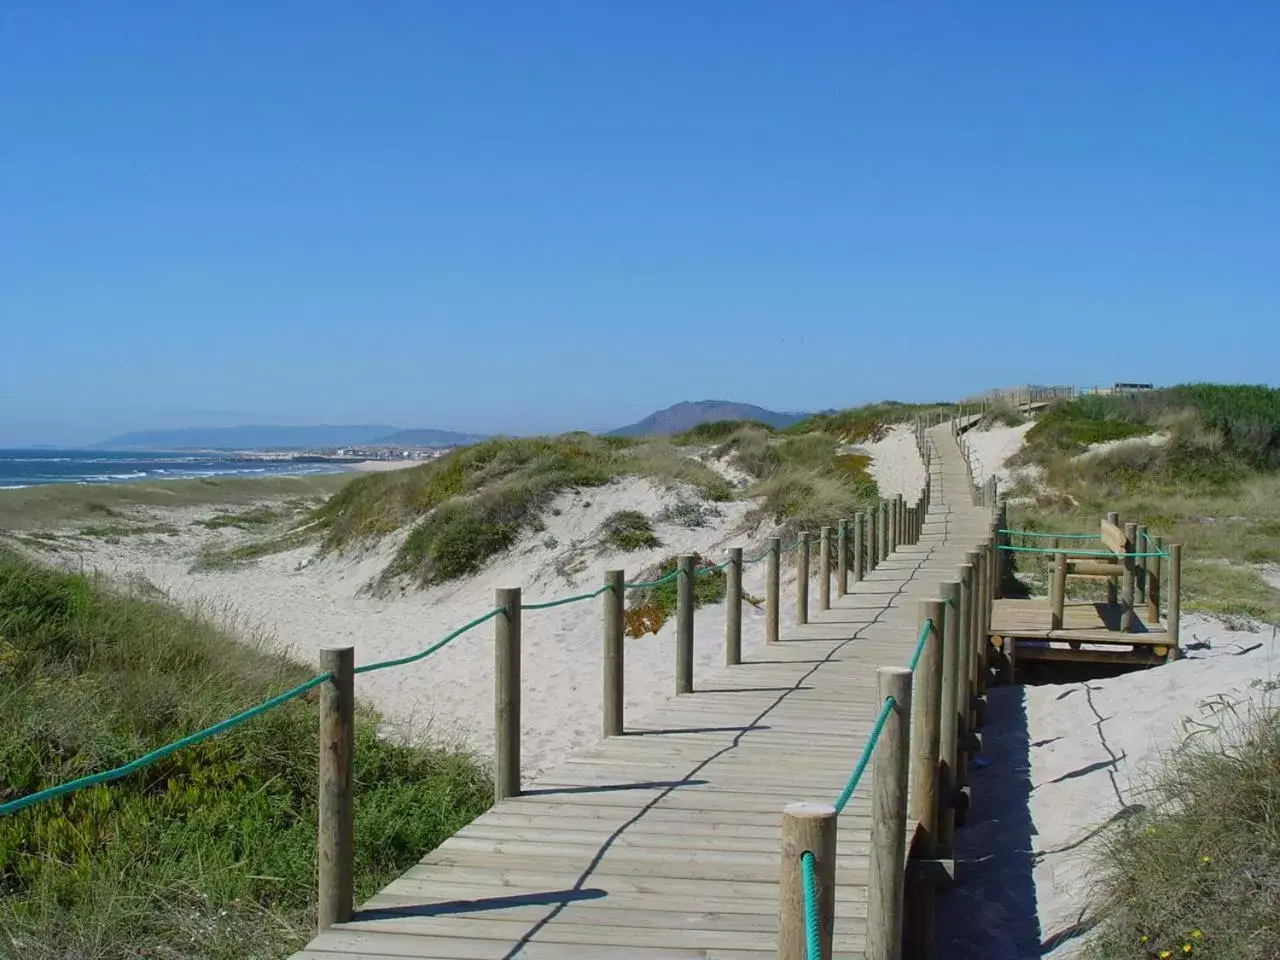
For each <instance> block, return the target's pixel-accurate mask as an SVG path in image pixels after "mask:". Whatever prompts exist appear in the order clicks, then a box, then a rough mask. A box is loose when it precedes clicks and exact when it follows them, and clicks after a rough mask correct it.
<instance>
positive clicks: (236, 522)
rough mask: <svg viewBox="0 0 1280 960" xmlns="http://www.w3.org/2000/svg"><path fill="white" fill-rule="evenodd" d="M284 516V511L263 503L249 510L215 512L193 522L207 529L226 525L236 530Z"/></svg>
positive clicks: (277, 519) (271, 521)
mask: <svg viewBox="0 0 1280 960" xmlns="http://www.w3.org/2000/svg"><path fill="white" fill-rule="evenodd" d="M286 516H287V514H286V513H285V511H283V510H281V509H278V508H276V507H271V506H267V505H265V504H263V505H261V506H257V507H253V508H252V509H249V510H241V511H239V512H238V513H224V512H219V513H215V514H214V515H213V516H212V517H206V518H205V519H203V520H196V521H195V523H196V525H197V526H201V527H204V528H205V529H207V530H223V529H225V528H227V527H235V528H236V529H238V530H252V529H256V528H258V527H268V526H271V525H272V524H274V523H279V522H280V521H281V520H283V519H284V518H285V517H286Z"/></svg>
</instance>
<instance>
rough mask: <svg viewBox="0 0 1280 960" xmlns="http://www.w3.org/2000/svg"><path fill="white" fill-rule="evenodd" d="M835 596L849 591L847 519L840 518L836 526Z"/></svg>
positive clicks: (840, 595)
mask: <svg viewBox="0 0 1280 960" xmlns="http://www.w3.org/2000/svg"><path fill="white" fill-rule="evenodd" d="M836 530H837V532H836V596H837V597H843V596H844V595H845V594H846V593H848V592H849V521H848V520H841V521H840V524H839V526H838V527H837V528H836Z"/></svg>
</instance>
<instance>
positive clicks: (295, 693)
mask: <svg viewBox="0 0 1280 960" xmlns="http://www.w3.org/2000/svg"><path fill="white" fill-rule="evenodd" d="M332 676H333V675H332V674H329V673H322V674H320V675H319V676H316V677H312V678H311V679H310V680H308V681H307V682H306V683H300V684H298V685H297V686H296V687H294V688H293V689H292V690H286V691H285V692H284V693H281V694H278V695H276V696H274V697H272V698H271V699H270V700H264V701H263V702H262V703H260V704H258V705H257V706H256V707H250V708H249V709H248V710H244V711H242V712H240V713H237V714H236V715H235V716H234V717H228V718H227V719H226V720H223V721H221V722H219V723H215V724H214V725H213V726H211V727H205V728H204V729H203V730H199V731H197V732H195V733H192V734H190V735H188V736H185V737H183V738H182V739H181V740H175V741H174V742H173V743H169V744H165V745H164V746H163V747H159V748H158V749H156V750H152V751H151V752H150V753H144V754H143V755H142V756H140V757H138V758H137V759H136V760H131V761H129V762H128V763H126V764H124V765H123V766H120V767H116V768H115V769H114V770H104V771H102V772H101V773H91V774H89V775H88V776H85V777H79V778H77V779H75V780H69V781H67V782H66V783H60V784H58V785H57V786H56V787H49V788H47V789H45V790H38V791H37V792H35V793H29V794H27V795H26V796H25V797H19V798H18V799H17V800H10V801H9V802H8V803H2V804H0V817H3V816H7V815H8V814H11V813H17V812H18V811H19V810H25V809H26V808H27V807H30V806H33V805H35V804H37V803H41V802H43V801H45V800H52V799H53V798H54V797H61V796H65V795H66V794H68V793H75V792H76V791H77V790H83V789H84V788H85V787H91V786H94V785H95V784H99V783H109V782H110V781H112V780H119V779H120V778H121V777H127V776H128V775H129V774H131V773H134V772H136V771H138V770H141V769H142V768H143V767H147V766H150V765H151V764H153V763H155V762H156V761H157V760H163V759H164V758H165V757H167V756H169V755H170V754H171V753H176V752H177V751H179V750H181V749H183V748H184V747H190V746H194V745H195V744H197V743H200V742H201V741H202V740H208V739H209V738H210V737H214V736H217V735H218V734H220V733H222V732H223V731H224V730H230V729H231V728H232V727H236V726H239V725H240V724H242V723H244V722H245V721H246V720H252V719H253V718H254V717H256V716H258V715H259V714H263V713H266V712H267V711H268V710H270V709H272V708H273V707H278V706H280V705H281V704H282V703H287V702H289V701H290V700H293V699H295V698H297V697H300V696H302V695H303V694H304V693H306V692H307V691H308V690H310V689H312V688H313V687H318V686H319V685H320V684H322V683H324V682H325V681H326V680H328V679H330V678H331V677H332Z"/></svg>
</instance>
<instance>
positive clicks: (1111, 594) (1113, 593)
mask: <svg viewBox="0 0 1280 960" xmlns="http://www.w3.org/2000/svg"><path fill="white" fill-rule="evenodd" d="M1107 520H1108V521H1109V522H1110V523H1114V524H1115V525H1116V526H1119V525H1120V514H1118V513H1116V512H1115V511H1114V510H1112V511H1111V512H1110V513H1108V514H1107ZM1117 589H1118V587H1117V584H1116V578H1115V577H1111V578H1109V579H1108V580H1107V606H1108V607H1114V606H1115V605H1116V603H1118V602H1119V600H1118V597H1117Z"/></svg>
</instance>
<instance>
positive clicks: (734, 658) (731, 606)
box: [724, 547, 742, 667]
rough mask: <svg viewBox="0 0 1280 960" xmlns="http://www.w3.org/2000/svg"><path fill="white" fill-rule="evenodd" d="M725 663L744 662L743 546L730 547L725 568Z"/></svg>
mask: <svg viewBox="0 0 1280 960" xmlns="http://www.w3.org/2000/svg"><path fill="white" fill-rule="evenodd" d="M724 574H725V591H724V607H725V611H724V612H725V616H724V663H725V666H727V667H736V666H737V665H738V664H740V663H742V548H741V547H730V548H729V565H728V566H726V567H725V569H724Z"/></svg>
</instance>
